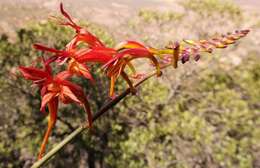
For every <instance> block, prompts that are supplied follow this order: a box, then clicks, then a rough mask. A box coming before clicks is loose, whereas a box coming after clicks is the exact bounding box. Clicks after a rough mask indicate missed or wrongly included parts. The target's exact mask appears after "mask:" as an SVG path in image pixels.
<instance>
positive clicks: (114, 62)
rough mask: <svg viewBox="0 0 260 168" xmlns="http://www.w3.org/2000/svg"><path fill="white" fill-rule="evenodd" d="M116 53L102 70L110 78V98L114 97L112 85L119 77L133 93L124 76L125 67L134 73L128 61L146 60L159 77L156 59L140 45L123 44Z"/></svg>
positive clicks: (133, 43) (132, 88) (133, 89)
mask: <svg viewBox="0 0 260 168" xmlns="http://www.w3.org/2000/svg"><path fill="white" fill-rule="evenodd" d="M117 49H118V52H117V53H116V54H115V56H114V57H113V58H112V59H111V60H110V61H108V62H107V63H106V64H105V65H104V66H103V68H104V69H105V70H106V74H107V75H108V76H109V77H110V78H111V82H110V92H109V95H110V96H111V97H113V96H114V85H115V81H116V79H117V78H118V77H119V76H120V75H121V76H122V77H123V78H124V79H125V81H126V82H127V83H128V85H129V87H130V89H131V91H132V92H133V93H134V92H135V88H134V86H133V84H132V82H131V81H130V79H129V77H128V75H127V74H126V72H125V71H124V70H125V67H126V66H129V67H130V69H131V70H132V71H133V72H134V73H135V68H134V66H133V65H132V64H131V63H130V61H132V60H134V59H137V58H148V59H150V60H151V61H152V62H153V64H154V65H155V66H156V69H157V75H158V76H160V75H161V71H160V66H159V63H158V61H157V59H156V58H155V57H154V56H153V54H152V52H150V51H149V49H148V48H146V47H145V46H143V45H142V44H140V43H137V42H133V41H128V42H125V43H121V44H120V45H119V46H118V47H117Z"/></svg>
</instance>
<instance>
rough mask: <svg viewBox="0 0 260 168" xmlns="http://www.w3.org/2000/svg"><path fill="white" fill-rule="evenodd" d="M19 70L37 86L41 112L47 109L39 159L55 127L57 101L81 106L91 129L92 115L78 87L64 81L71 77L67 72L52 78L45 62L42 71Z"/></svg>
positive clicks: (27, 68) (33, 69)
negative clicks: (46, 120)
mask: <svg viewBox="0 0 260 168" xmlns="http://www.w3.org/2000/svg"><path fill="white" fill-rule="evenodd" d="M19 70H20V72H21V73H22V75H23V77H24V78H25V79H28V80H32V81H33V83H35V84H37V85H39V87H40V90H41V97H42V102H41V111H43V110H44V109H45V106H46V105H48V109H49V121H48V128H47V131H46V133H45V136H44V139H43V142H42V145H41V149H40V153H39V158H41V157H42V155H43V154H44V152H45V147H46V144H47V141H48V138H49V136H50V132H51V130H52V128H53V127H54V125H55V122H56V119H57V110H58V102H59V100H60V101H61V102H63V103H64V104H68V103H72V102H75V103H77V104H79V105H80V106H83V108H84V110H85V111H86V112H87V115H88V125H89V127H91V125H92V114H91V110H90V107H89V103H88V100H87V98H86V96H85V94H84V92H83V89H82V88H81V87H80V86H78V85H76V84H73V83H71V82H70V81H68V80H66V79H67V78H69V77H71V73H70V72H69V71H63V72H60V73H58V74H57V75H56V76H52V74H51V68H50V66H49V65H48V64H46V62H45V68H44V69H38V68H35V67H23V66H21V67H19Z"/></svg>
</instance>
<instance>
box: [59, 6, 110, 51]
mask: <svg viewBox="0 0 260 168" xmlns="http://www.w3.org/2000/svg"><path fill="white" fill-rule="evenodd" d="M60 11H61V14H62V15H63V16H64V17H65V18H66V19H67V21H60V24H61V25H66V26H70V27H72V28H73V29H74V30H75V31H76V33H77V34H76V35H75V37H74V38H73V40H72V41H71V43H70V44H69V48H74V46H76V45H77V44H78V43H79V42H85V43H87V44H88V45H89V47H90V48H93V47H105V45H104V44H103V43H102V42H101V41H100V40H99V39H98V38H97V37H96V36H95V35H93V34H91V33H90V32H89V31H87V30H85V29H83V28H82V27H80V26H79V25H77V24H76V23H75V22H74V21H73V20H72V18H71V17H70V15H69V14H68V13H67V12H66V11H65V10H64V8H63V5H62V3H61V4H60Z"/></svg>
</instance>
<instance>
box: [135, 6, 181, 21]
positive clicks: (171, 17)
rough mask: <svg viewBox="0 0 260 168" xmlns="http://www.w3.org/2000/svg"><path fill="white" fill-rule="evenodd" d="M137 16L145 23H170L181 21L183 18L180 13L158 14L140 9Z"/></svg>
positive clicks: (157, 12)
mask: <svg viewBox="0 0 260 168" xmlns="http://www.w3.org/2000/svg"><path fill="white" fill-rule="evenodd" d="M138 16H139V17H140V18H141V19H142V20H143V21H145V22H147V23H150V22H170V21H178V20H181V19H182V18H183V16H184V14H182V13H177V12H171V11H168V12H159V11H155V10H150V9H142V10H140V11H139V13H138Z"/></svg>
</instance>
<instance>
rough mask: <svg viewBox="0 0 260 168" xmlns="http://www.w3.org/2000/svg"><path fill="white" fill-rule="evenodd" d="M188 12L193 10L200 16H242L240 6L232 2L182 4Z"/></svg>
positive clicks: (211, 0) (187, 0)
mask: <svg viewBox="0 0 260 168" xmlns="http://www.w3.org/2000/svg"><path fill="white" fill-rule="evenodd" d="M180 4H181V5H183V6H184V8H186V10H192V11H194V12H197V13H199V14H200V15H204V16H207V17H208V16H210V15H212V14H217V15H221V16H223V15H225V16H231V17H236V16H239V15H240V14H241V9H240V8H239V6H237V5H236V4H234V2H232V1H230V0H185V1H182V2H180Z"/></svg>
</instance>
